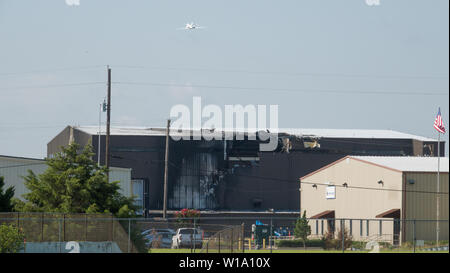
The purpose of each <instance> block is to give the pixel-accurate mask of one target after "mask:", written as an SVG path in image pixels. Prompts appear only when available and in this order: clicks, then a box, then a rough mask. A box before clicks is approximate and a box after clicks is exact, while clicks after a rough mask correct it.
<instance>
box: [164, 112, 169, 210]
mask: <svg viewBox="0 0 450 273" xmlns="http://www.w3.org/2000/svg"><path fill="white" fill-rule="evenodd" d="M169 131H170V119H168V120H167V129H166V157H165V160H164V204H163V218H164V219H166V218H167V179H168V175H169V170H168V169H169V164H168V163H169Z"/></svg>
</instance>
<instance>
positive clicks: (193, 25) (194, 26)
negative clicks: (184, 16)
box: [177, 23, 206, 30]
mask: <svg viewBox="0 0 450 273" xmlns="http://www.w3.org/2000/svg"><path fill="white" fill-rule="evenodd" d="M197 28H206V27H201V26H199V25H197V24H194V23H187V24H186V26H185V27H183V28H177V29H179V30H193V29H197Z"/></svg>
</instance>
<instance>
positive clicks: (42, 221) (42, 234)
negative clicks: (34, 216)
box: [41, 213, 44, 242]
mask: <svg viewBox="0 0 450 273" xmlns="http://www.w3.org/2000/svg"><path fill="white" fill-rule="evenodd" d="M43 241H44V213H42V217H41V242H43Z"/></svg>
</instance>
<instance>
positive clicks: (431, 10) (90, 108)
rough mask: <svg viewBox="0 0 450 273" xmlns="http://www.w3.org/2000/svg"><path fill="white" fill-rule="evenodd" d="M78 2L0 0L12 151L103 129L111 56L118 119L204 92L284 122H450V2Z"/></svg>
mask: <svg viewBox="0 0 450 273" xmlns="http://www.w3.org/2000/svg"><path fill="white" fill-rule="evenodd" d="M71 1H73V0H71ZM71 1H69V0H67V1H66V0H40V1H35V0H0V102H1V105H0V154H1V155H9V156H22V157H35V158H43V157H45V156H46V155H47V143H48V142H49V141H51V140H52V138H53V137H55V136H56V135H57V134H58V133H59V132H60V131H61V130H63V129H64V128H65V127H66V126H67V125H94V126H95V125H98V122H99V105H100V104H101V102H102V101H103V99H104V98H105V96H106V91H107V86H106V81H107V72H106V71H107V65H109V66H110V68H111V71H112V102H111V109H112V113H111V123H112V126H146V127H165V124H166V120H167V118H169V114H170V109H171V107H172V106H174V105H176V104H184V105H187V106H188V107H190V108H192V99H193V97H194V96H200V97H201V99H202V103H203V104H204V105H207V104H216V105H218V106H219V107H221V108H222V109H223V108H224V106H225V105H227V104H231V105H236V104H241V105H248V104H253V105H267V106H268V105H278V111H279V112H278V125H279V127H280V128H330V129H391V130H396V131H400V132H405V133H410V134H414V135H419V136H424V137H430V138H434V139H437V138H438V133H437V131H436V130H435V129H434V128H433V122H434V119H435V117H436V114H437V111H438V107H440V108H441V112H442V118H443V121H444V125H445V127H446V129H447V130H448V126H449V119H448V117H449V111H450V109H449V1H447V0H433V1H429V0H380V1H379V5H372V6H370V5H368V4H367V3H366V1H365V0H302V1H300V0H282V1H275V0H272V1H269V0H246V1H237V0H227V1H219V0H191V1H181V0H180V1H175V0H168V1H161V0H160V1H157V0H134V1H125V0H79V5H68V3H67V2H71ZM74 2H76V1H74ZM188 22H194V23H196V24H198V25H201V26H204V27H205V28H203V29H197V30H193V31H185V30H179V29H178V28H182V27H184V26H185V24H186V23H188ZM105 119H106V116H105V115H104V114H102V120H103V122H104V121H105ZM441 140H444V141H446V142H447V143H448V141H449V138H448V133H446V134H445V135H441ZM446 146H447V147H446V156H448V145H446Z"/></svg>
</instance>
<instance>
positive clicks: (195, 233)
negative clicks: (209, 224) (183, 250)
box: [192, 218, 197, 253]
mask: <svg viewBox="0 0 450 273" xmlns="http://www.w3.org/2000/svg"><path fill="white" fill-rule="evenodd" d="M195 224H196V222H195V218H194V240H192V241H193V244H194V253H195V248H196V244H197V236H195V235H197V230H196V229H195V228H196V226H195Z"/></svg>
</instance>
